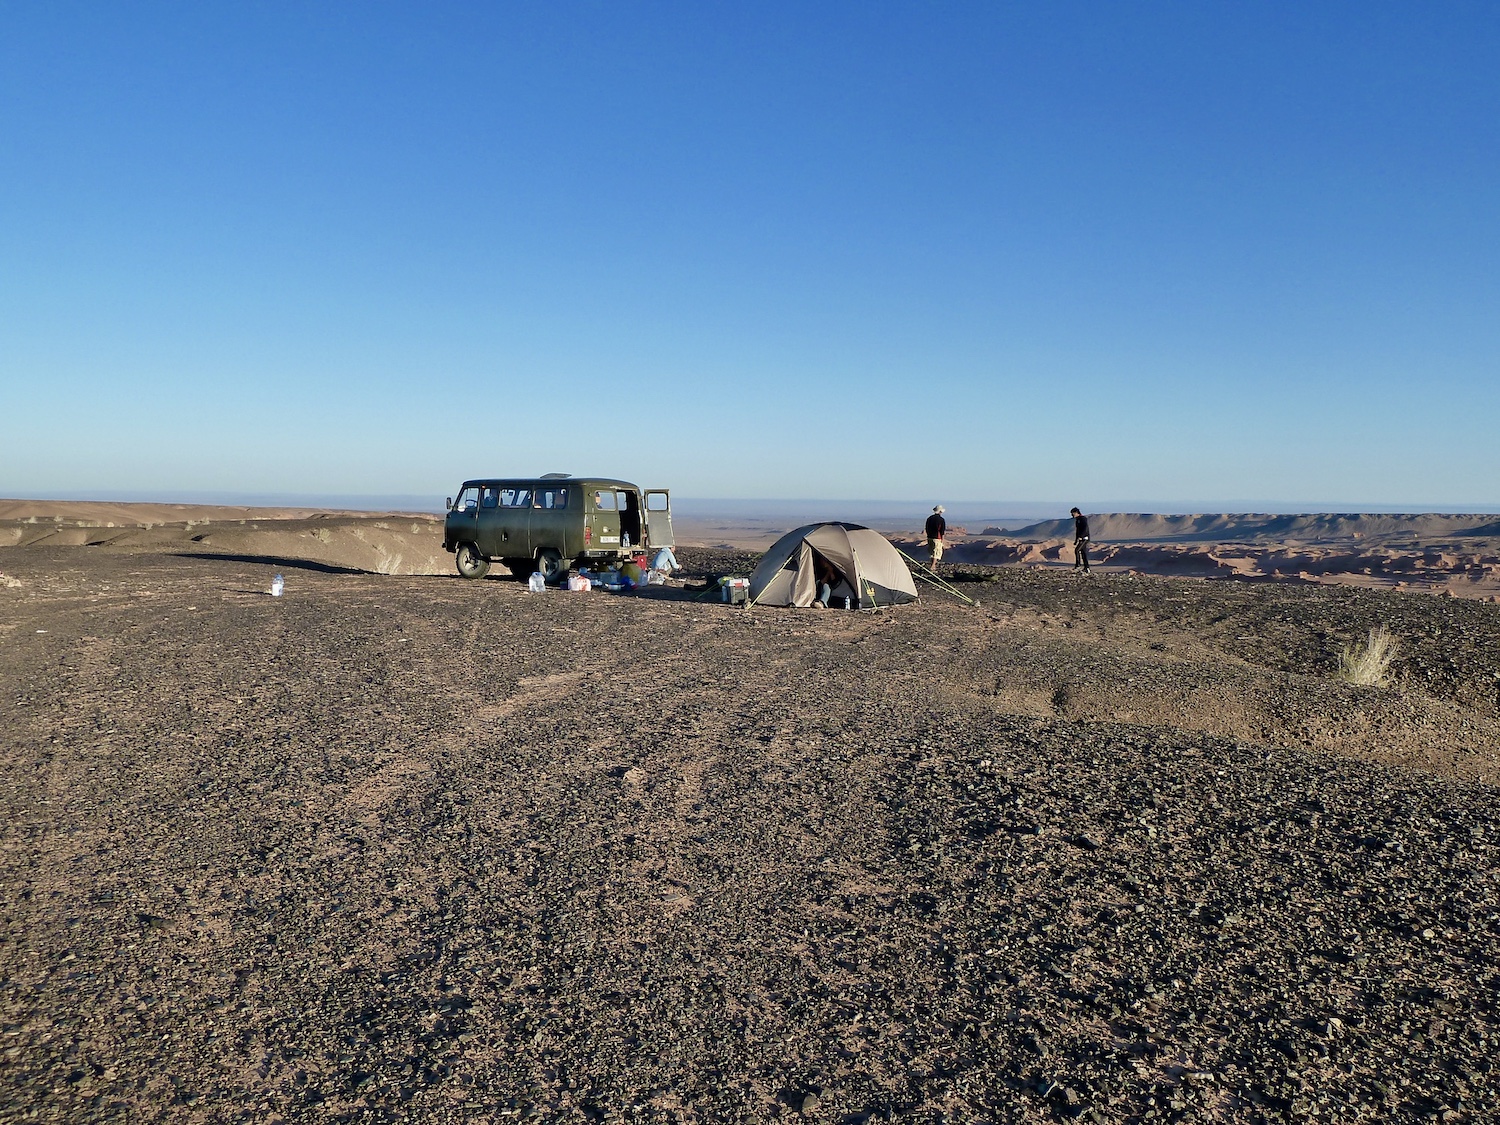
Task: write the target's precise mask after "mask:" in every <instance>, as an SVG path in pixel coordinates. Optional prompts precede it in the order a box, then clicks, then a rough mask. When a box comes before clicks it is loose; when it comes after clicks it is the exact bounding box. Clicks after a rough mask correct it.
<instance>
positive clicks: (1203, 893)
mask: <svg viewBox="0 0 1500 1125" xmlns="http://www.w3.org/2000/svg"><path fill="white" fill-rule="evenodd" d="M681 554H682V555H683V557H684V562H685V563H687V564H688V565H689V568H690V571H691V574H690V580H691V581H690V584H689V585H687V586H679V587H676V588H671V589H668V590H652V591H650V594H651V596H641V597H625V596H612V595H607V594H586V595H575V594H565V593H561V592H548V593H545V594H541V595H533V594H530V593H528V592H527V591H526V589H525V587H524V586H523V585H522V584H520V583H518V582H515V581H513V580H508V579H507V580H501V579H497V578H490V579H486V580H484V581H480V582H464V581H461V580H459V579H457V578H454V577H448V576H433V577H392V576H388V575H382V574H375V573H358V572H354V570H355V568H352V567H338V566H333V565H328V564H325V563H322V562H318V561H315V560H314V561H298V560H297V559H295V558H290V557H287V556H286V554H285V553H284V551H283V550H282V549H280V548H276V549H272V550H254V549H253V542H252V543H250V544H249V545H248V546H235V547H234V548H233V549H232V550H231V549H216V547H215V545H214V544H213V543H211V542H210V543H207V544H204V543H198V544H196V545H195V546H193V547H184V546H182V545H180V543H178V542H177V541H175V540H174V542H173V545H171V546H170V547H169V548H150V547H149V545H144V544H141V543H139V542H137V543H135V544H134V545H129V544H122V545H118V546H114V547H112V546H109V545H102V546H99V547H96V548H90V549H79V548H77V547H66V546H49V545H47V544H46V543H45V542H43V543H37V544H36V545H33V546H17V547H14V548H12V549H9V550H6V551H4V552H0V569H3V571H4V577H3V578H0V715H3V716H4V722H3V724H0V1059H3V1066H0V1121H5V1122H10V1121H17V1122H20V1121H27V1122H29V1121H58V1122H94V1121H173V1122H178V1121H183V1122H218V1121H257V1122H260V1121H283V1122H313V1121H350V1122H355V1121H359V1122H365V1121H370V1122H384V1121H421V1122H428V1121H437V1122H442V1121H455V1122H456V1121H466V1122H467V1121H506V1120H517V1119H531V1120H547V1121H578V1122H583V1121H622V1122H634V1121H642V1122H646V1121H704V1122H707V1121H713V1122H719V1121H731V1122H733V1121H743V1122H755V1121H766V1120H776V1119H786V1120H801V1121H822V1122H830V1123H842V1125H852V1123H856V1122H875V1121H903V1122H923V1123H937V1122H982V1121H992V1122H1012V1121H1014V1122H1032V1121H1036V1122H1041V1121H1055V1120H1082V1121H1107V1122H1115V1121H1245V1122H1260V1121H1312V1120H1318V1121H1359V1120H1370V1121H1402V1122H1404V1121H1411V1122H1417V1121H1423V1122H1426V1121H1434V1120H1437V1121H1445V1122H1454V1121H1457V1122H1471V1121H1472V1122H1479V1121H1493V1120H1496V1119H1497V1118H1500V1072H1497V1069H1496V1059H1497V1058H1500V1050H1497V1048H1496V1046H1495V1043H1496V1036H1497V1034H1500V1018H1497V1012H1496V994H1497V991H1500V970H1497V965H1500V901H1497V896H1500V887H1497V861H1500V811H1497V808H1496V803H1495V797H1496V790H1495V788H1494V784H1493V783H1494V779H1495V777H1496V772H1497V768H1500V738H1497V730H1500V696H1497V690H1500V679H1497V676H1500V649H1497V640H1496V637H1497V632H1500V628H1497V627H1500V607H1496V606H1494V605H1490V604H1484V603H1480V602H1476V601H1464V600H1458V599H1439V598H1412V597H1407V596H1403V595H1400V594H1395V593H1385V592H1378V591H1366V590H1358V589H1347V588H1338V587H1324V586H1317V585H1286V584H1270V583H1246V582H1223V581H1213V582H1208V581H1200V580H1193V579H1165V578H1154V577H1145V576H1137V575H1130V574H1126V573H1116V574H1107V575H1096V576H1095V577H1093V578H1091V579H1088V580H1081V579H1074V578H1073V577H1072V576H1070V575H1068V574H1065V573H1057V572H1055V571H1051V570H1046V569H1016V568H1005V569H989V568H983V567H979V566H965V567H960V568H959V569H958V570H957V571H952V572H950V576H951V577H953V578H955V579H956V580H958V585H959V586H960V588H961V589H963V590H965V591H966V592H968V593H971V594H973V596H974V597H976V598H977V599H978V601H979V602H980V606H979V608H978V609H974V608H971V607H968V606H965V605H961V604H959V603H957V602H955V601H951V600H947V599H943V598H941V597H935V596H934V597H924V600H923V601H922V602H920V603H918V604H916V605H912V606H905V607H900V608H897V609H894V610H888V611H885V612H881V613H871V614H850V613H840V612H834V611H828V612H815V611H797V610H781V609H765V608H756V609H753V610H751V611H748V612H746V611H744V610H739V609H731V608H729V607H727V606H723V605H720V604H717V603H714V602H712V601H708V600H704V599H701V598H699V597H697V596H696V588H695V587H696V580H697V579H700V578H703V577H707V576H710V575H712V574H715V573H720V572H726V571H734V570H738V571H745V570H748V567H749V564H750V562H751V561H753V556H751V555H736V554H732V553H725V552H709V551H696V552H695V551H689V550H684V551H683V552H681ZM277 569H280V570H281V572H282V573H284V574H285V575H286V595H285V596H284V597H282V598H271V597H269V596H267V594H266V590H267V588H268V586H269V582H270V577H271V575H272V573H273V571H275V570H277ZM370 569H373V567H372V568H370ZM1376 625H1383V626H1385V627H1386V628H1388V629H1389V630H1390V631H1391V632H1392V633H1393V634H1394V635H1395V636H1396V637H1397V638H1398V643H1399V648H1398V650H1397V659H1396V662H1395V664H1394V665H1393V667H1392V670H1391V672H1392V675H1391V679H1390V682H1389V683H1388V684H1387V685H1386V686H1380V687H1356V686H1354V685H1352V684H1349V683H1345V682H1343V681H1341V680H1340V679H1339V678H1338V677H1337V675H1336V672H1337V668H1338V658H1339V653H1340V650H1341V649H1342V647H1343V646H1345V645H1347V644H1350V643H1353V642H1357V641H1359V640H1360V639H1361V638H1363V637H1364V636H1365V635H1366V634H1367V632H1368V630H1369V629H1370V628H1371V627H1374V626H1376Z"/></svg>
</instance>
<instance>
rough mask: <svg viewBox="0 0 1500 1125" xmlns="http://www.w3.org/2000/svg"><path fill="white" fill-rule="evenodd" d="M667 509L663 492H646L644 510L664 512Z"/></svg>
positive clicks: (665, 495)
mask: <svg viewBox="0 0 1500 1125" xmlns="http://www.w3.org/2000/svg"><path fill="white" fill-rule="evenodd" d="M666 510H667V494H666V493H665V492H648V493H646V511H648V512H665V511H666Z"/></svg>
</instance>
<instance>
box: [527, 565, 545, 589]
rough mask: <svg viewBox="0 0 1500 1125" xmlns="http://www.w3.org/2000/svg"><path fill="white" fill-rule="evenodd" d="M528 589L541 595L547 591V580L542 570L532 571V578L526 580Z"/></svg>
mask: <svg viewBox="0 0 1500 1125" xmlns="http://www.w3.org/2000/svg"><path fill="white" fill-rule="evenodd" d="M526 588H527V589H528V590H530V591H531V592H532V593H533V594H540V593H542V592H543V591H545V590H546V589H547V579H546V578H544V577H543V576H542V572H541V571H540V570H535V571H532V573H531V577H530V578H528V579H527V580H526Z"/></svg>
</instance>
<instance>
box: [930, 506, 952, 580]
mask: <svg viewBox="0 0 1500 1125" xmlns="http://www.w3.org/2000/svg"><path fill="white" fill-rule="evenodd" d="M947 530H948V521H947V520H945V519H944V518H943V506H942V505H941V504H939V505H937V507H935V508H933V509H932V515H930V516H928V517H927V553H928V554H930V555H931V556H932V565H933V567H934V568H936V567H937V564H938V563H940V562H942V561H943V535H944V533H945V532H947Z"/></svg>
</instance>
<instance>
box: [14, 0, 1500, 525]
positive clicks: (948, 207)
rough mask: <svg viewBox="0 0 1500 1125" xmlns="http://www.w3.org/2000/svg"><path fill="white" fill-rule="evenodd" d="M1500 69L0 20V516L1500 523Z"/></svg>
mask: <svg viewBox="0 0 1500 1125" xmlns="http://www.w3.org/2000/svg"><path fill="white" fill-rule="evenodd" d="M1497 57H1500V6H1496V5H1494V4H1492V3H1481V4H1463V3H1447V4H1443V5H1416V4H1404V5H1396V4H1381V3H1369V2H1364V3H1351V4H1314V5H1272V4H1256V3H1246V4H1236V5H1225V4H1202V3H1192V4H1186V3H1184V4H1172V3H1156V4H1130V3H1099V4H1066V3H1062V4H1026V5H1020V4H1017V5H1000V4H992V3H984V4H972V5H961V4H950V5H930V4H908V5H893V4H878V3H876V4H872V3H861V4H847V5H841V4H822V5H801V4H798V5H790V4H788V5H777V4H769V3H768V4H759V5H742V6H737V7H731V6H727V5H718V6H716V5H705V4H687V3H684V4H680V5H664V4H620V3H611V4H604V3H599V4H561V5H550V6H543V5H499V4H488V3H485V4H472V5H470V4H442V3H438V4H423V5H416V4H408V5H397V4H371V3H361V4H343V5H341V4H320V5H305V4H299V5H290V4H288V5H279V4H268V3H262V4H254V5H249V4H246V5H231V4H199V3H181V4H170V5H156V4H145V3H140V4H130V5H103V4H78V5H70V4H67V3H58V2H48V3H40V2H38V3H3V4H0V391H3V401H4V417H5V424H4V430H3V432H4V437H3V439H0V494H5V495H40V494H44V493H46V494H59V493H67V494H72V495H77V496H88V495H97V494H102V493H104V492H106V491H108V492H120V491H133V492H136V493H140V494H142V495H146V494H158V493H159V494H165V493H168V492H171V493H182V492H184V491H195V490H196V491H205V492H206V491H217V492H243V493H260V494H265V493H292V494H298V493H300V494H312V495H320V494H321V495H330V494H339V495H348V494H361V493H367V494H426V493H431V494H433V495H436V496H441V495H442V494H444V493H445V492H450V493H451V491H452V485H453V484H454V483H455V482H456V481H457V480H458V479H460V478H462V477H464V476H472V475H478V474H486V473H539V472H546V471H563V472H579V473H582V472H601V471H602V472H608V473H611V474H619V475H623V476H626V477H629V478H631V479H637V480H640V481H641V482H642V483H646V484H653V485H654V484H667V485H670V486H672V487H673V488H674V489H676V490H677V491H678V492H679V493H681V494H684V495H689V496H709V497H712V496H718V497H781V498H793V497H848V498H867V499H875V498H884V499H899V500H905V499H913V500H916V499H925V498H928V497H932V498H936V499H944V500H946V501H950V502H951V501H955V500H966V499H968V500H976V499H984V500H988V499H1000V498H1008V499H1015V500H1039V499H1051V498H1058V499H1069V500H1083V501H1100V500H1108V501H1111V502H1116V503H1120V504H1129V503H1130V502H1132V501H1135V502H1144V501H1154V502H1159V503H1166V502H1172V503H1177V504H1185V505H1188V506H1192V505H1194V504H1195V503H1200V502H1201V503H1207V504H1212V503H1214V502H1226V501H1231V500H1233V501H1236V502H1245V503H1249V502H1253V501H1262V502H1267V503H1269V502H1272V501H1278V502H1283V503H1285V502H1300V501H1305V502H1308V503H1309V504H1314V505H1316V504H1319V503H1335V502H1336V503H1338V504H1339V505H1341V506H1349V505H1366V506H1371V507H1375V506H1385V507H1390V506H1403V505H1405V506H1412V507H1450V508H1465V507H1489V506H1494V505H1496V504H1500V488H1497V483H1496V482H1497V481H1500V440H1497V439H1496V434H1495V431H1496V422H1497V420H1500V270H1497V262H1500V207H1497V206H1496V200H1497V199H1500V68H1497V67H1496V66H1495V65H1494V60H1495V59H1496V58H1497ZM1241 506H1243V505H1241Z"/></svg>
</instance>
